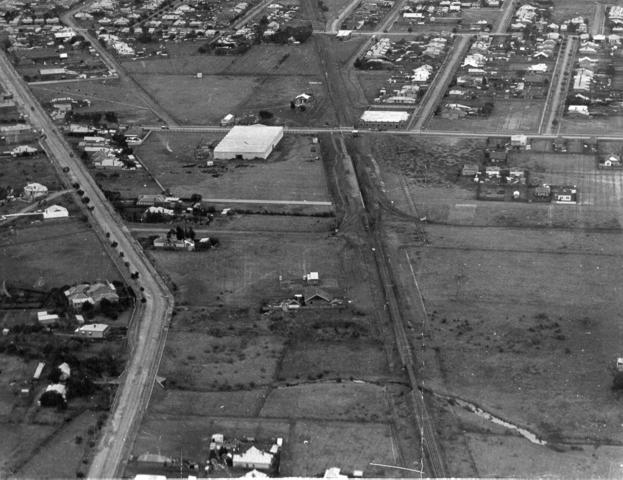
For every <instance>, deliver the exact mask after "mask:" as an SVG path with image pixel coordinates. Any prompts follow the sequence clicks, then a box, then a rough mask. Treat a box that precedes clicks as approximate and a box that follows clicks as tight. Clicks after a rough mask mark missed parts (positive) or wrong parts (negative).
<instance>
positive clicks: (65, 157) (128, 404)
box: [0, 52, 173, 478]
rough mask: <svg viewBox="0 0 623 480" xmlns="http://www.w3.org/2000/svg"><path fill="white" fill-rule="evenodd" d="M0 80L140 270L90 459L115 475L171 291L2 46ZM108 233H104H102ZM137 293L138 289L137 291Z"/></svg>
mask: <svg viewBox="0 0 623 480" xmlns="http://www.w3.org/2000/svg"><path fill="white" fill-rule="evenodd" d="M0 82H1V83H2V84H3V86H4V87H5V88H6V89H7V90H8V91H9V92H11V93H13V95H14V97H15V99H16V100H17V101H18V103H21V104H22V105H23V106H24V107H25V108H26V109H27V110H28V111H29V112H30V113H29V114H30V120H31V123H32V125H33V127H35V128H39V129H41V130H42V131H43V132H44V133H45V134H46V138H45V139H44V140H42V141H41V144H42V147H43V148H44V149H45V150H46V152H47V153H48V155H49V156H50V159H51V161H53V162H55V163H56V164H57V165H58V166H59V167H60V168H68V169H69V170H70V171H69V172H68V176H69V181H68V183H72V182H76V183H78V184H79V185H80V188H81V189H82V190H83V191H84V192H85V194H86V195H87V196H88V197H89V198H90V199H91V206H92V207H93V210H92V217H91V223H92V225H93V227H94V231H95V232H96V233H97V234H98V235H99V236H100V238H101V239H102V241H104V242H106V241H112V240H115V241H117V242H118V250H119V251H121V252H123V253H124V255H125V259H126V261H128V262H129V263H130V268H131V269H132V271H133V272H138V273H139V275H140V285H141V286H142V288H143V289H144V292H143V294H142V295H143V297H144V298H145V299H146V303H145V304H143V305H142V307H143V308H142V309H141V311H142V316H141V317H139V318H137V319H136V321H137V322H138V341H137V342H136V344H135V345H134V348H133V352H132V353H133V355H132V356H131V358H130V360H129V361H128V364H127V366H126V374H125V377H124V379H123V383H122V384H121V386H120V387H119V388H120V393H119V396H118V401H117V403H116V409H115V410H114V411H112V412H111V415H110V417H109V420H108V422H107V423H106V425H105V427H104V429H103V435H102V438H101V441H100V444H99V446H98V447H97V449H96V455H95V458H94V459H93V462H92V464H91V467H90V470H89V474H88V477H89V478H113V477H119V476H120V475H121V473H122V472H121V470H120V467H121V466H122V464H123V461H124V459H125V458H126V456H127V454H128V451H127V449H128V447H129V446H131V445H132V442H133V439H134V437H135V435H136V429H137V427H138V425H139V423H140V420H141V418H142V414H143V412H144V410H145V408H146V407H147V403H148V401H149V397H150V395H151V390H152V388H153V384H154V379H155V374H156V371H157V368H158V365H159V361H160V358H161V355H162V351H163V349H164V341H165V340H166V331H167V330H166V328H167V325H168V322H169V320H170V317H171V314H172V309H173V297H172V295H171V293H170V292H169V290H168V289H167V287H166V285H165V283H164V281H163V280H162V278H161V277H160V276H159V275H158V273H157V272H156V271H155V269H154V268H153V266H152V265H151V264H150V263H149V261H148V260H147V259H146V257H145V255H144V253H143V251H142V249H141V248H140V246H139V245H138V242H136V241H135V240H134V239H133V238H132V236H131V234H130V232H129V230H128V229H127V227H125V226H124V225H123V223H122V222H121V219H120V218H119V217H118V215H117V214H116V212H115V211H114V210H113V209H112V207H111V206H110V204H109V203H108V202H107V200H106V199H105V198H104V195H103V193H102V192H101V191H100V189H99V188H98V187H97V185H96V183H95V181H94V179H93V178H92V177H91V175H90V173H89V172H88V170H87V168H86V166H85V165H84V164H83V162H82V161H81V160H80V159H79V158H78V157H77V156H74V155H73V153H72V149H71V147H70V146H69V145H68V144H67V142H66V141H65V139H64V138H63V135H62V134H61V132H60V131H59V130H58V128H57V127H56V126H55V125H54V124H53V123H52V121H51V119H50V117H49V116H48V115H47V113H46V112H45V111H44V110H43V108H42V107H41V105H40V104H39V102H38V101H37V99H36V98H35V96H34V95H33V94H32V92H31V91H30V90H29V89H28V87H27V85H26V84H25V82H24V81H23V79H22V78H21V77H20V76H19V74H18V73H17V72H16V71H15V69H14V68H13V65H11V63H10V61H9V59H8V58H7V56H6V54H5V53H4V52H0ZM106 233H109V234H110V239H107V238H106ZM139 297H140V295H139Z"/></svg>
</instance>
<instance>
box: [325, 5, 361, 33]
mask: <svg viewBox="0 0 623 480" xmlns="http://www.w3.org/2000/svg"><path fill="white" fill-rule="evenodd" d="M360 3H361V0H352V1H351V2H350V3H349V4H348V5H346V7H345V8H344V10H342V11H341V12H340V14H339V15H338V16H337V17H336V18H335V19H334V20H333V21H331V20H327V26H329V28H327V30H328V32H327V33H332V34H335V33H336V32H337V31H338V30H339V29H340V25H342V22H343V21H344V19H345V18H346V17H348V16H349V15H350V14H351V13H352V12H353V11H354V10H355V8H357V5H359V4H360Z"/></svg>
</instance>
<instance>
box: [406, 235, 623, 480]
mask: <svg viewBox="0 0 623 480" xmlns="http://www.w3.org/2000/svg"><path fill="white" fill-rule="evenodd" d="M427 234H428V241H429V246H427V247H411V248H408V249H406V250H404V251H403V252H402V253H403V254H404V259H408V260H409V261H410V263H411V266H412V268H413V272H414V275H415V277H417V279H418V285H419V288H420V291H421V293H422V296H423V299H424V303H425V305H426V308H427V310H428V312H429V319H428V326H427V330H428V331H429V332H430V340H429V341H428V342H427V348H425V349H423V350H422V351H420V353H419V354H418V356H419V358H420V359H421V361H423V363H424V364H426V365H428V368H426V369H422V370H421V372H420V374H421V376H422V381H423V383H424V384H425V385H426V386H427V387H429V388H431V389H432V390H433V391H437V392H440V393H443V394H447V395H451V396H456V397H459V398H461V399H465V400H467V401H470V402H473V403H475V404H476V405H478V406H480V407H482V408H484V409H485V410H487V411H489V412H491V413H493V414H494V415H496V416H498V417H500V418H503V419H505V420H507V421H509V422H511V423H513V424H516V425H519V426H521V427H524V428H527V429H528V430H530V431H531V432H534V433H535V434H536V435H537V436H538V437H539V438H543V439H546V440H547V441H549V442H551V443H554V444H558V443H560V444H562V445H563V446H562V447H561V448H562V450H563V451H564V450H568V449H569V445H570V444H576V443H577V444H589V445H592V444H600V443H604V444H612V443H617V442H620V441H621V440H622V436H621V433H620V424H621V423H623V414H621V412H620V408H619V402H618V401H617V399H616V397H615V396H614V395H613V393H612V392H611V390H610V383H611V379H612V375H611V372H610V371H609V369H608V365H610V364H612V362H613V361H614V358H615V357H616V356H617V355H618V353H617V352H618V351H619V350H620V339H621V336H622V335H623V326H622V323H621V320H622V318H621V314H620V310H621V305H620V303H621V300H620V298H619V297H620V295H619V294H618V291H617V290H618V287H617V286H616V282H614V283H613V278H616V277H617V275H618V273H617V272H618V271H619V270H620V269H621V266H622V265H621V260H620V259H621V257H622V255H623V248H621V246H620V242H618V241H617V240H616V239H617V238H619V236H620V234H618V233H608V234H604V233H588V232H585V231H573V230H566V231H558V232H557V231H551V230H543V231H536V230H522V229H512V230H508V229H491V228H487V229H482V228H469V227H450V226H428V227H427ZM411 276H412V274H411V272H410V271H409V269H408V267H405V268H403V281H404V282H405V285H408V283H406V282H408V281H409V280H410V281H411V285H413V278H411V279H409V277H411ZM431 365H438V366H439V370H437V369H435V368H431ZM524 441H526V442H527V440H524ZM567 442H570V444H567V445H566V446H565V444H566V443H567ZM501 448H502V447H501ZM503 448H505V449H508V450H505V451H508V452H511V451H512V444H509V445H506V444H504V447H503ZM539 448H541V449H543V448H545V447H539ZM548 452H549V453H548V454H549V455H555V454H554V453H552V451H550V450H548ZM584 457H585V459H589V458H590V455H589V454H586V455H585V456H584ZM561 459H562V457H561ZM488 462H495V459H494V458H493V457H490V458H488V460H487V461H485V462H484V464H483V466H482V467H480V466H479V467H478V468H479V470H480V468H482V469H483V470H484V471H486V470H487V469H488V468H494V469H495V468H499V465H498V467H495V464H494V466H492V467H489V463H488ZM562 463H564V462H562V460H561V462H558V463H557V464H556V465H561V464H562ZM556 465H555V464H553V463H552V462H548V463H545V462H544V463H543V464H541V463H539V465H538V468H539V469H540V470H539V474H540V475H543V474H553V475H564V471H565V470H564V468H561V467H556ZM535 468H537V467H535ZM595 468H597V462H594V461H593V460H589V461H588V465H587V467H586V471H590V472H591V473H590V476H594V475H596V470H594V469H595ZM494 471H497V472H498V474H502V472H501V471H500V470H494ZM503 474H505V475H506V474H509V472H507V471H504V472H503Z"/></svg>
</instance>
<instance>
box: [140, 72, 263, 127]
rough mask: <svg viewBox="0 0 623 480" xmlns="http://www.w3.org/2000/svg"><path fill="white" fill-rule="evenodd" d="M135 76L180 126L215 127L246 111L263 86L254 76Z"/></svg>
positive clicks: (149, 74)
mask: <svg viewBox="0 0 623 480" xmlns="http://www.w3.org/2000/svg"><path fill="white" fill-rule="evenodd" d="M133 77H134V78H135V79H136V81H137V82H138V83H139V84H140V85H141V86H142V87H143V88H145V90H147V91H148V92H149V94H150V95H151V96H152V97H153V98H154V99H155V100H156V101H157V102H158V103H159V104H160V105H161V106H162V108H164V109H165V110H166V111H167V112H169V113H170V114H171V115H173V116H174V117H175V118H176V119H177V120H178V121H179V122H180V123H183V124H192V125H197V124H199V125H202V124H216V123H218V121H219V120H220V119H221V118H223V117H224V116H225V115H227V114H228V113H230V112H237V111H239V110H240V109H243V108H244V107H243V105H244V103H245V101H246V100H247V99H248V98H249V96H250V95H252V94H253V92H254V91H255V89H256V87H257V86H258V85H259V84H260V80H259V78H258V77H254V76H227V75H209V74H206V75H204V77H203V78H195V77H192V76H190V75H180V74H177V75H162V74H151V73H137V74H134V75H133Z"/></svg>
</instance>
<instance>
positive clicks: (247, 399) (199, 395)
mask: <svg viewBox="0 0 623 480" xmlns="http://www.w3.org/2000/svg"><path fill="white" fill-rule="evenodd" d="M266 395H267V389H265V388H263V389H254V390H238V391H235V392H229V391H228V392H225V391H223V392H198V391H191V390H169V389H167V390H163V389H161V388H160V387H158V388H157V389H154V393H153V395H152V397H151V402H150V409H151V411H152V412H154V413H156V414H163V415H166V414H171V413H180V414H181V413H184V414H186V415H190V416H198V417H207V416H210V415H219V416H221V417H251V416H255V415H257V412H258V411H259V410H260V408H261V407H262V404H263V403H264V399H265V397H266Z"/></svg>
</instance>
